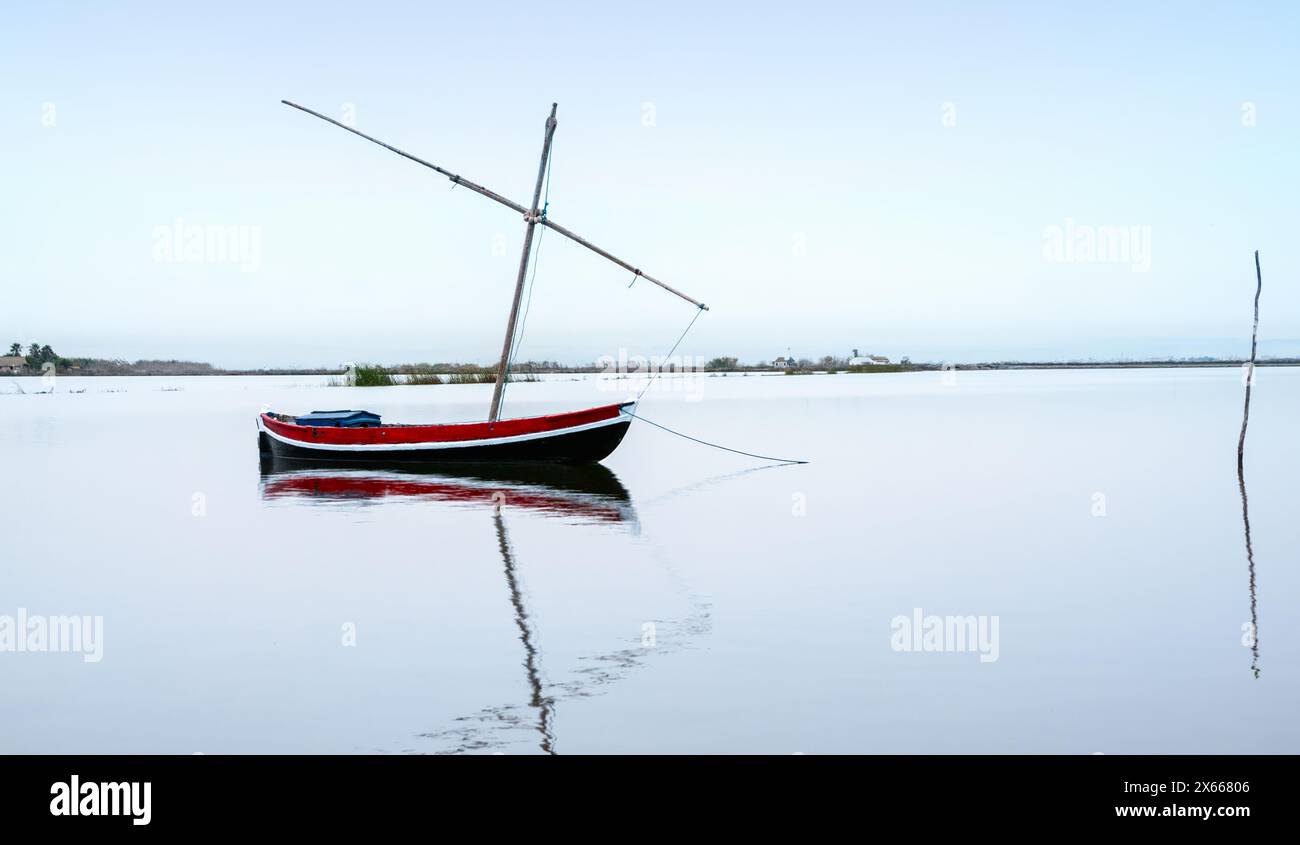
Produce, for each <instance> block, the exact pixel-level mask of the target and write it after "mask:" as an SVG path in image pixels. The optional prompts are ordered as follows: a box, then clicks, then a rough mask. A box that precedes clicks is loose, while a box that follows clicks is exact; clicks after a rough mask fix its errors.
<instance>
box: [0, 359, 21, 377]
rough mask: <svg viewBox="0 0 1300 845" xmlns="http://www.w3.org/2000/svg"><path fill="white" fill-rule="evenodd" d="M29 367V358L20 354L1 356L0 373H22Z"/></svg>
mask: <svg viewBox="0 0 1300 845" xmlns="http://www.w3.org/2000/svg"><path fill="white" fill-rule="evenodd" d="M25 369H27V359H25V358H21V357H19V356H18V355H3V356H0V373H20V372H22V371H23V370H25Z"/></svg>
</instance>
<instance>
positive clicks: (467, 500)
mask: <svg viewBox="0 0 1300 845" xmlns="http://www.w3.org/2000/svg"><path fill="white" fill-rule="evenodd" d="M261 490H262V497H263V499H265V500H267V501H277V500H279V501H302V502H304V503H307V504H324V503H333V504H338V503H343V502H346V503H350V504H354V505H357V506H366V505H371V504H380V503H383V502H388V501H393V500H398V501H420V500H427V501H432V502H441V503H450V504H452V505H463V506H469V507H478V508H484V509H491V511H492V519H493V524H494V529H495V537H494V541H495V542H494V545H495V547H496V549H497V551H498V553H499V554H500V556H501V564H502V568H503V571H504V575H505V582H506V588H507V590H508V592H509V598H510V604H511V607H512V609H513V612H514V621H515V625H516V627H517V628H518V630H519V641H520V643H521V644H522V646H523V651H524V654H523V663H522V665H523V668H524V673H525V676H526V680H527V683H528V688H529V690H530V696H529V700H528V703H527V707H528V709H529V710H531V711H533V713H534V714H535V716H534V717H533V722H532V727H531V730H532V731H534V732H535V733H536V735H537V737H538V740H537V742H538V747H539V748H540V750H541V751H542V753H544V754H554V753H556V749H555V734H554V730H553V722H554V717H555V703H556V698H557V697H559V698H571V697H577V696H582V695H586V694H589V692H588V691H587V690H586V689H585V687H586V686H590V685H592V684H603V683H608V682H609V681H612V680H616V679H617V678H618V677H620V676H621V670H626V669H628V668H632V667H635V666H638V665H640V662H639V660H638V659H637V657H636V656H635V654H634V651H635V650H633V649H626V648H625V649H620V650H618V651H616V652H614V653H613V654H600V655H597V656H595V657H594V658H592V660H594V661H596V662H597V663H598V664H604V665H609V666H613V667H615V668H614V669H613V670H612V671H603V672H600V673H591V672H588V674H587V681H586V682H585V683H583V682H578V683H567V684H559V685H548V684H547V683H546V682H545V681H544V679H543V674H542V671H541V662H542V661H541V650H540V646H539V638H538V634H537V631H536V629H535V628H534V626H533V623H532V621H531V619H530V617H529V612H528V607H527V604H526V595H525V592H524V590H523V589H522V588H521V586H520V578H519V571H518V569H519V567H518V562H517V556H516V552H515V549H514V546H513V545H512V544H511V542H510V535H509V531H508V528H507V524H506V514H507V513H509V512H510V511H511V510H513V509H516V508H519V509H523V510H525V511H527V512H529V513H532V514H540V515H543V516H546V517H555V518H559V519H562V520H564V521H567V522H571V523H574V524H605V525H611V526H616V527H618V528H620V529H622V530H626V531H628V532H629V533H631V534H637V533H639V530H640V526H639V524H638V522H637V516H636V510H635V508H634V507H633V506H632V499H631V496H630V495H629V494H628V491H627V489H626V488H625V487H624V486H623V484H622V483H621V482H620V481H619V480H618V477H617V476H616V475H614V473H612V472H611V471H609V470H608V469H606V468H605V467H603V466H601V465H599V464H587V465H582V466H566V465H560V464H553V465H547V464H527V465H522V464H521V465H516V466H512V465H506V464H483V465H439V466H429V467H415V466H411V465H402V466H401V467H400V468H399V467H391V468H389V467H386V468H383V469H379V468H376V467H375V466H374V465H370V464H368V465H365V466H364V467H349V466H344V465H341V464H339V463H335V462H331V463H329V464H327V465H322V464H319V463H316V462H304V461H301V460H294V461H283V460H277V459H275V458H272V457H269V456H263V459H262V479H261ZM692 604H693V606H694V607H693V612H692V613H691V614H690V617H689V618H688V619H686V620H680V622H679V626H680V627H681V628H682V629H683V630H685V631H687V632H689V633H692V634H699V633H706V632H707V630H708V628H709V609H708V606H707V605H706V604H701V603H699V602H696V601H693V602H692ZM675 621H677V620H668V621H667V622H666V624H667V625H668V626H672V625H673V623H674V622H675ZM663 651H664V650H661V653H662V652H663ZM551 686H553V688H554V690H555V692H556V694H554V695H552V694H550V693H548V687H551ZM513 709H514V708H512V707H510V706H506V707H493V708H487V709H485V710H484V711H482V712H481V713H479V714H476V715H474V716H467V717H462V718H461V719H458V720H457V722H458V723H460V724H459V726H458V727H457V728H454V729H450V730H443V731H434V732H428V733H423V734H421V735H420V736H421V737H422V738H424V739H432V740H434V741H435V742H438V743H440V744H444V745H449V746H451V748H452V752H453V753H454V752H464V751H479V750H483V749H486V748H490V747H492V746H493V745H494V742H493V740H492V738H491V735H492V734H493V733H495V730H496V729H499V728H500V727H501V726H502V723H506V724H511V723H513V724H514V725H515V726H516V727H525V725H524V724H522V722H523V720H522V719H517V718H514V717H512V716H511V715H509V714H510V712H511V711H512V710H513ZM483 726H491V728H492V729H493V730H484V729H483Z"/></svg>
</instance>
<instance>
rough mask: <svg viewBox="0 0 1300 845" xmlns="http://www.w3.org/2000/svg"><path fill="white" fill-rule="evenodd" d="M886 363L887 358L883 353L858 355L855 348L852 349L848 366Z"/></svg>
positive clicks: (868, 365) (869, 365)
mask: <svg viewBox="0 0 1300 845" xmlns="http://www.w3.org/2000/svg"><path fill="white" fill-rule="evenodd" d="M888 363H889V359H888V358H886V357H885V356H883V355H859V354H858V350H856V349H855V350H853V357H852V358H850V359H849V366H850V367H871V366H875V365H878V364H888Z"/></svg>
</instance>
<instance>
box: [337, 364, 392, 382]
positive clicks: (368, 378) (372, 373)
mask: <svg viewBox="0 0 1300 845" xmlns="http://www.w3.org/2000/svg"><path fill="white" fill-rule="evenodd" d="M348 382H349V383H350V384H352V385H354V386H356V387H392V386H393V385H394V384H397V382H396V381H394V380H393V375H392V373H390V372H388V370H385V369H384V368H383V367H376V366H372V365H370V364H357V365H356V366H355V367H353V369H352V372H351V373H349V375H348Z"/></svg>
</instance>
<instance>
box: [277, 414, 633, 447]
mask: <svg viewBox="0 0 1300 845" xmlns="http://www.w3.org/2000/svg"><path fill="white" fill-rule="evenodd" d="M630 420H631V417H629V416H628V415H627V414H626V413H625V412H624V411H623V409H622V408H620V409H619V411H618V415H617V416H613V417H610V418H609V419H607V420H598V421H596V422H593V423H585V424H583V425H575V426H572V427H570V428H557V429H554V430H553V431H539V432H534V433H533V434H516V435H513V436H511V437H492V438H487V439H483V440H456V441H447V442H441V441H425V442H423V443H321V442H320V441H318V440H294V439H292V438H290V437H285V436H284V435H282V434H277V433H276V432H274V431H272V430H271V429H270V428H268V427H267V426H266V424H265V421H264V420H263V419H262V417H261V415H260V414H259V415H258V417H257V428H258V430H259V431H262V432H264V433H265V434H266V435H268V436H269V437H273V438H275V439H276V440H278V441H280V442H281V443H284V444H285V445H288V446H297V447H299V448H300V449H311V450H313V451H322V452H413V451H417V450H418V451H432V450H434V449H466V448H470V447H473V446H498V445H503V444H506V443H522V442H524V441H525V440H540V439H542V438H544V437H556V436H558V435H561V434H576V433H577V432H579V431H590V430H591V429H593V428H603V427H604V426H607V425H615V424H617V423H621V422H626V421H630ZM320 427H321V426H317V428H320ZM303 428H311V426H303Z"/></svg>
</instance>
